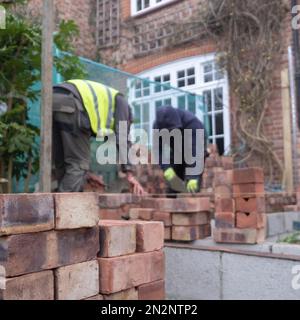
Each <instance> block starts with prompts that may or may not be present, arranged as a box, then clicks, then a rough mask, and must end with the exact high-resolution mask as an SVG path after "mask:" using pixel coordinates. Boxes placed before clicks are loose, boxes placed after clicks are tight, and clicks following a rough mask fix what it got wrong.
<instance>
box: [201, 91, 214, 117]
mask: <svg viewBox="0 0 300 320" xmlns="http://www.w3.org/2000/svg"><path fill="white" fill-rule="evenodd" d="M203 98H204V105H205V107H206V110H207V112H211V111H212V105H211V103H212V102H211V91H204V92H203Z"/></svg>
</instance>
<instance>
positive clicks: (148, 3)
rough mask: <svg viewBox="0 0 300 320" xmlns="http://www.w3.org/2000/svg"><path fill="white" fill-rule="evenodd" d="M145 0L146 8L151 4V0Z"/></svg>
mask: <svg viewBox="0 0 300 320" xmlns="http://www.w3.org/2000/svg"><path fill="white" fill-rule="evenodd" d="M144 1H145V8H148V7H149V6H150V0H144Z"/></svg>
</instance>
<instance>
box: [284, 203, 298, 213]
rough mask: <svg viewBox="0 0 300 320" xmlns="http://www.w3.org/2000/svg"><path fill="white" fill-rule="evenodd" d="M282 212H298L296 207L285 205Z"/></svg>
mask: <svg viewBox="0 0 300 320" xmlns="http://www.w3.org/2000/svg"><path fill="white" fill-rule="evenodd" d="M283 210H284V212H298V210H299V209H298V206H297V205H287V206H284V207H283Z"/></svg>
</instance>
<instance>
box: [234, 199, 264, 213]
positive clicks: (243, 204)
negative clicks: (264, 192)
mask: <svg viewBox="0 0 300 320" xmlns="http://www.w3.org/2000/svg"><path fill="white" fill-rule="evenodd" d="M235 209H236V211H239V212H248V213H250V212H257V213H265V212H266V202H265V198H264V197H258V198H236V199H235Z"/></svg>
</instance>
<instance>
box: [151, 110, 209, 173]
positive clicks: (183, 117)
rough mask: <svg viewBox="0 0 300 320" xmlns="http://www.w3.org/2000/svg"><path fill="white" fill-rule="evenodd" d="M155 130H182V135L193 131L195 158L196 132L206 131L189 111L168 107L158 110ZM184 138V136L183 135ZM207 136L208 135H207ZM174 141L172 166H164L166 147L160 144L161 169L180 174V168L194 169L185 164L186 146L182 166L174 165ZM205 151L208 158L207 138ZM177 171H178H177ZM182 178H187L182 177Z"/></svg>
mask: <svg viewBox="0 0 300 320" xmlns="http://www.w3.org/2000/svg"><path fill="white" fill-rule="evenodd" d="M153 129H158V130H162V129H168V130H173V129H180V130H181V131H182V134H183V132H184V130H185V129H191V130H192V142H191V150H192V154H193V156H195V155H196V130H197V129H205V128H204V126H203V124H202V122H201V121H200V120H199V119H198V118H197V117H196V116H195V115H194V114H193V113H191V112H189V111H183V110H180V109H175V108H173V107H171V106H166V107H161V108H159V109H158V110H157V113H156V121H155V123H154V125H153ZM182 136H183V135H182ZM205 136H206V135H205ZM173 142H174V141H173V140H171V145H170V149H171V154H170V160H171V161H170V162H171V163H170V164H163V163H162V153H163V149H164V146H163V145H162V141H161V140H160V144H159V164H160V167H161V168H162V169H163V170H164V171H165V170H167V169H168V168H170V167H172V168H174V169H175V171H177V173H178V168H179V171H182V172H183V170H181V168H180V167H182V169H183V168H187V167H194V165H190V164H187V163H185V162H184V157H183V154H184V153H183V151H184V146H183V148H182V151H181V154H182V165H181V166H178V165H176V164H175V163H174V150H175V146H174V143H173ZM204 147H205V150H204V154H205V157H207V152H206V137H205V145H204ZM176 169H177V170H176ZM197 177H198V176H192V177H189V178H197ZM180 178H185V177H183V176H181V177H180Z"/></svg>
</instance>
